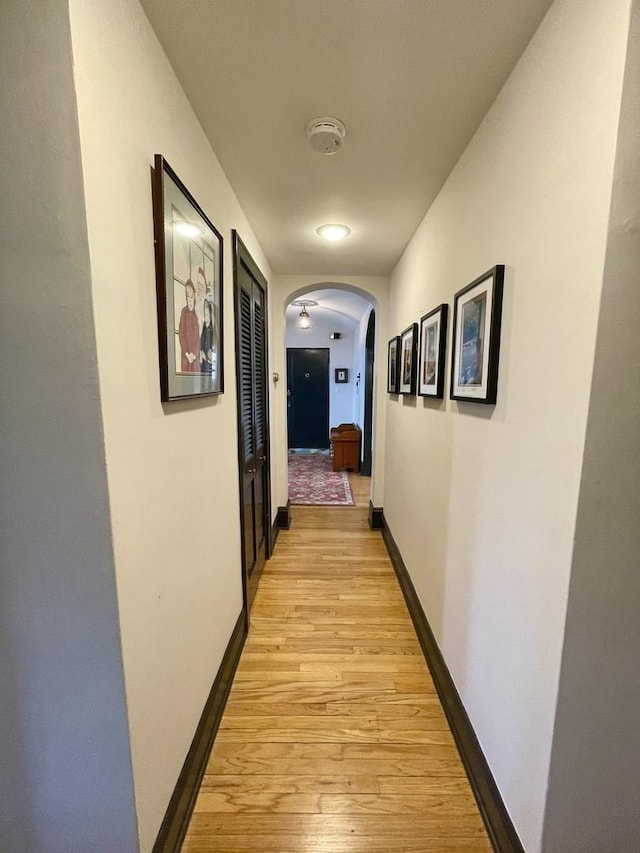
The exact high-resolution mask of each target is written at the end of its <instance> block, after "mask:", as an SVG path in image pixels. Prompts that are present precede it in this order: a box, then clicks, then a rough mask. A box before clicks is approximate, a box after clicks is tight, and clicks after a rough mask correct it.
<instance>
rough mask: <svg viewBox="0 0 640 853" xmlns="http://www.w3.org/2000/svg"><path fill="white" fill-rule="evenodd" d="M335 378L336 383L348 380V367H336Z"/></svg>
mask: <svg viewBox="0 0 640 853" xmlns="http://www.w3.org/2000/svg"><path fill="white" fill-rule="evenodd" d="M335 380H336V382H337V383H338V384H341V383H344V382H348V381H349V368H347V367H336V372H335Z"/></svg>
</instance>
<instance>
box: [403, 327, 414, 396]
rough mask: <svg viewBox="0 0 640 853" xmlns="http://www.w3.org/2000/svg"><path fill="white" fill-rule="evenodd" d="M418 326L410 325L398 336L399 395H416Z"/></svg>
mask: <svg viewBox="0 0 640 853" xmlns="http://www.w3.org/2000/svg"><path fill="white" fill-rule="evenodd" d="M417 349H418V324H417V323H412V324H411V325H410V326H409V327H408V328H406V329H405V330H404V332H403V333H402V334H401V335H400V393H401V394H415V393H416V361H417Z"/></svg>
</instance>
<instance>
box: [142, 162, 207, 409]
mask: <svg viewBox="0 0 640 853" xmlns="http://www.w3.org/2000/svg"><path fill="white" fill-rule="evenodd" d="M153 224H154V239H155V256H156V295H157V303H158V344H159V361H160V396H161V399H162V401H163V402H167V401H171V400H182V399H184V398H187V397H201V396H204V395H209V394H220V393H222V391H223V390H224V387H223V341H222V250H223V240H222V235H221V234H220V233H219V231H218V230H217V229H216V228H215V226H214V225H213V223H212V222H211V220H210V219H209V218H208V217H207V216H206V214H205V213H204V212H203V210H202V208H201V207H200V206H199V204H198V203H197V202H196V200H195V199H194V197H193V196H192V195H191V193H190V192H189V191H188V190H187V188H186V187H185V186H184V184H183V183H182V181H181V180H180V179H179V178H178V176H177V175H176V173H175V172H174V171H173V169H172V168H171V166H169V164H168V163H167V161H166V160H165V159H164V157H162V155H160V154H156V156H155V169H154V175H153Z"/></svg>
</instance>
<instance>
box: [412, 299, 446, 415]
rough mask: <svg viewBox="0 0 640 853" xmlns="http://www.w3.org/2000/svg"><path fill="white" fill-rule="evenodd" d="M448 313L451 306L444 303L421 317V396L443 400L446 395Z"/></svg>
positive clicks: (419, 368) (419, 383)
mask: <svg viewBox="0 0 640 853" xmlns="http://www.w3.org/2000/svg"><path fill="white" fill-rule="evenodd" d="M448 315H449V306H448V305H447V304H445V303H443V304H442V305H438V307H437V308H434V309H433V311H430V312H429V313H428V314H425V315H424V317H421V318H420V355H419V357H418V394H419V395H420V396H421V397H434V398H435V399H438V400H441V399H442V398H443V396H444V370H445V358H446V352H447V318H448Z"/></svg>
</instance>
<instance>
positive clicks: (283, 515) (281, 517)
mask: <svg viewBox="0 0 640 853" xmlns="http://www.w3.org/2000/svg"><path fill="white" fill-rule="evenodd" d="M276 525H277V526H278V527H279V528H280V530H288V529H289V528H290V527H291V501H287V505H286V506H279V507H278V514H277V515H276Z"/></svg>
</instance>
